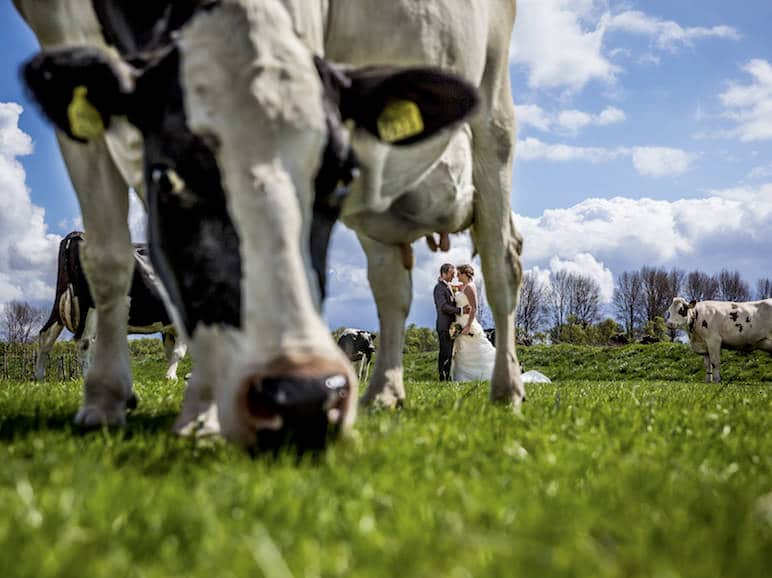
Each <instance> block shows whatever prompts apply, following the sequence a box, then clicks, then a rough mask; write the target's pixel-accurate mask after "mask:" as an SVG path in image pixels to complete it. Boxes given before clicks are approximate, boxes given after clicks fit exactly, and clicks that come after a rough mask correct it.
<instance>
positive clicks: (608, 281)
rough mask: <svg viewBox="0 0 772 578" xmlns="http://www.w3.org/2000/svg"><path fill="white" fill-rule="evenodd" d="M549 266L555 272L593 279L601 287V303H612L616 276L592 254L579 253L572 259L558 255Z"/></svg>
mask: <svg viewBox="0 0 772 578" xmlns="http://www.w3.org/2000/svg"><path fill="white" fill-rule="evenodd" d="M549 265H550V270H551V271H553V272H556V271H567V272H569V273H575V274H577V275H583V276H585V277H589V278H590V279H593V280H594V281H596V282H597V283H598V287H600V299H601V303H610V302H611V298H612V297H613V296H614V274H613V273H612V272H611V271H610V270H609V268H608V267H606V266H605V265H604V264H603V263H601V262H600V261H598V260H597V259H596V258H595V257H593V256H592V255H591V254H590V253H578V254H577V255H574V256H573V257H572V258H570V259H561V258H560V257H559V256H557V255H556V256H554V257H552V259H550V263H549Z"/></svg>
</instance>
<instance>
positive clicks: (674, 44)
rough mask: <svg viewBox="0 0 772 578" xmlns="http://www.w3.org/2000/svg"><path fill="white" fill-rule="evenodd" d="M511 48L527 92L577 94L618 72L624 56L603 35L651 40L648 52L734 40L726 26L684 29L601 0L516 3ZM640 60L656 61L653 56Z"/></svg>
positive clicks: (612, 78)
mask: <svg viewBox="0 0 772 578" xmlns="http://www.w3.org/2000/svg"><path fill="white" fill-rule="evenodd" d="M517 9H518V14H517V22H516V23H515V30H514V33H513V36H512V43H511V47H510V61H511V62H512V63H513V64H516V65H521V66H524V67H525V68H526V69H527V70H528V85H529V86H530V87H531V88H538V89H550V88H565V89H568V90H570V91H575V92H576V91H579V90H581V89H582V88H584V86H585V85H586V84H587V83H589V82H592V81H601V82H605V83H613V82H614V81H615V80H616V78H617V76H618V75H619V74H620V73H621V72H622V68H621V67H620V66H619V65H618V64H616V63H614V62H612V58H614V57H617V56H620V55H622V56H624V51H623V50H621V49H620V48H619V47H616V46H604V42H605V40H606V37H607V35H608V32H621V33H627V34H637V35H643V36H646V37H650V38H652V39H653V48H655V49H657V50H660V51H663V50H664V51H670V52H672V51H675V50H676V49H678V48H681V47H685V46H692V45H693V44H694V42H695V41H697V40H703V39H708V38H719V39H733V40H736V39H738V38H739V37H740V34H739V33H738V32H737V31H736V30H735V29H734V28H732V27H730V26H723V25H719V26H712V27H701V26H697V27H683V26H681V25H680V24H678V23H676V22H673V21H670V20H661V19H658V18H655V17H652V16H649V15H647V14H645V13H643V12H640V11H634V10H627V11H623V12H620V13H618V14H612V13H611V11H610V10H609V7H608V2H607V1H605V0H520V1H519V2H518V4H517ZM641 59H642V60H643V61H648V62H658V61H659V59H658V57H657V56H656V55H655V54H651V53H649V54H646V55H642V57H641Z"/></svg>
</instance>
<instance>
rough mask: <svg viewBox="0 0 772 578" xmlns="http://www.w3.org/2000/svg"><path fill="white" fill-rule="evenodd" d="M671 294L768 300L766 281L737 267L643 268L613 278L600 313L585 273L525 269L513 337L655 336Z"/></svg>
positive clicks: (771, 294)
mask: <svg viewBox="0 0 772 578" xmlns="http://www.w3.org/2000/svg"><path fill="white" fill-rule="evenodd" d="M676 296H680V297H684V298H685V299H687V300H689V301H691V300H695V301H706V300H719V301H751V300H753V299H768V298H772V279H770V278H763V279H759V280H758V281H757V283H756V285H755V287H753V288H751V286H750V285H749V284H748V283H747V282H746V281H744V280H743V279H742V276H741V275H740V273H739V272H738V271H730V270H728V269H724V270H722V271H721V272H720V273H717V274H715V275H709V274H707V273H704V272H702V271H696V270H695V271H691V272H686V271H684V270H682V269H678V268H672V269H669V270H668V269H664V268H659V267H648V266H644V267H641V268H640V269H638V270H633V271H624V272H623V273H621V274H620V275H618V276H617V279H616V284H615V287H614V294H613V298H612V300H611V304H610V308H609V309H608V310H607V311H605V312H604V308H603V306H602V303H601V288H600V285H598V282H597V281H595V280H594V279H592V278H591V277H589V276H586V275H582V274H581V273H576V272H568V271H564V270H563V271H556V272H552V273H550V275H549V279H548V280H545V279H543V278H542V277H540V276H539V275H538V274H536V273H534V272H526V273H525V274H524V275H523V282H522V286H521V289H520V300H519V303H518V308H517V313H516V325H517V336H518V340H519V341H521V342H523V343H529V342H532V341H534V340H536V341H549V342H553V343H556V342H568V343H586V344H605V343H607V342H608V341H609V340H610V339H612V338H613V337H614V336H615V335H618V334H620V333H624V335H625V336H626V339H627V340H629V341H632V340H641V339H644V340H645V339H649V340H661V339H663V338H664V337H665V335H666V333H667V329H666V327H665V324H664V320H663V316H664V314H665V311H667V309H668V308H669V307H670V304H671V302H672V300H673V298H674V297H676ZM604 313H606V314H607V315H606V316H605V318H604ZM608 313H610V314H611V315H612V316H608ZM670 337H671V338H673V337H674V335H673V334H672V332H671V334H670Z"/></svg>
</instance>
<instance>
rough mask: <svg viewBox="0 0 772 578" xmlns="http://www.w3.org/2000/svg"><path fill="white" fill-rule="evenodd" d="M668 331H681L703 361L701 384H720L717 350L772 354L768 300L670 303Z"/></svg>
mask: <svg viewBox="0 0 772 578" xmlns="http://www.w3.org/2000/svg"><path fill="white" fill-rule="evenodd" d="M665 321H666V323H667V326H668V327H669V328H670V329H684V330H686V332H687V334H688V335H689V345H690V346H691V348H692V351H694V352H695V353H701V354H702V355H703V359H704V361H705V374H706V376H705V381H707V382H708V383H710V382H711V381H713V382H714V383H718V382H719V381H721V348H722V347H723V348H725V349H740V350H745V351H750V350H752V349H761V350H763V351H767V352H769V353H770V354H772V299H764V300H763V301H749V302H747V303H732V302H730V301H700V302H699V303H698V302H696V301H692V302H687V301H686V300H685V299H682V298H681V297H676V298H675V299H673V303H672V305H670V309H668V311H667V313H666V314H665Z"/></svg>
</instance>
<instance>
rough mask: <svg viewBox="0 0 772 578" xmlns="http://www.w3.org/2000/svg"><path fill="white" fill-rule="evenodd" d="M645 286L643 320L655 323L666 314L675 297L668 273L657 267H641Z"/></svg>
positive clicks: (642, 281)
mask: <svg viewBox="0 0 772 578" xmlns="http://www.w3.org/2000/svg"><path fill="white" fill-rule="evenodd" d="M640 275H641V283H642V284H643V305H642V313H643V315H642V320H643V321H653V320H654V319H655V318H656V317H658V316H662V315H664V314H665V311H667V310H668V308H669V307H670V304H671V303H672V302H673V297H675V296H676V295H675V291H674V289H673V287H672V285H671V279H670V276H669V275H668V273H667V271H665V270H664V269H659V268H656V267H641V271H640Z"/></svg>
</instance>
